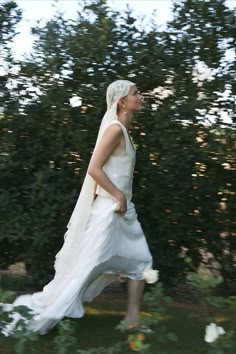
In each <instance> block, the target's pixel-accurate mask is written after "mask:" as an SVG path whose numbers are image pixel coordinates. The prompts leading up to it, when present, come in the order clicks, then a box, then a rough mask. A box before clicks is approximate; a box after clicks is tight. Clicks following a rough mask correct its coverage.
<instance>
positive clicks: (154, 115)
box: [0, 0, 235, 284]
mask: <svg viewBox="0 0 236 354" xmlns="http://www.w3.org/2000/svg"><path fill="white" fill-rule="evenodd" d="M173 11H174V14H175V16H174V19H173V21H171V22H170V23H169V24H168V28H167V30H166V31H159V30H158V28H157V26H156V25H155V23H154V21H151V25H150V29H149V30H145V29H143V28H142V27H141V26H138V25H137V21H136V18H135V17H134V16H133V15H132V11H130V10H129V9H127V11H126V12H125V13H124V14H119V13H118V12H115V11H112V10H111V9H109V7H108V6H107V4H106V1H104V0H93V1H92V0H86V1H83V3H82V5H81V3H80V8H79V11H78V18H77V19H76V20H73V21H72V20H65V19H64V18H63V16H62V14H60V13H59V12H58V13H57V14H56V16H55V17H54V18H53V19H52V20H50V21H48V23H47V24H45V26H43V27H40V28H34V29H33V30H32V33H33V34H34V35H35V36H36V40H35V44H34V52H33V53H32V54H31V55H30V56H28V57H27V58H26V59H25V60H24V61H22V63H21V71H20V72H19V75H18V82H19V87H18V89H19V90H21V92H22V91H25V94H24V95H22V94H21V100H20V99H19V97H18V102H19V105H20V110H19V111H17V110H15V112H14V114H13V116H12V118H11V120H9V118H8V117H7V116H5V117H4V119H3V120H2V124H3V122H4V124H5V126H6V127H7V129H8V130H10V131H12V133H11V135H10V137H9V136H8V139H7V140H6V148H7V149H8V150H9V153H8V158H7V160H6V161H4V164H2V169H3V171H7V173H6V172H4V173H5V174H1V177H0V178H1V185H5V186H7V188H6V190H7V191H6V190H5V192H4V193H6V194H5V198H7V200H8V204H7V206H6V205H4V203H3V201H2V204H1V206H2V207H3V210H4V213H2V214H1V215H2V216H1V218H2V220H4V221H5V220H8V222H7V223H6V222H5V223H4V225H5V228H4V229H3V233H2V235H3V236H1V239H0V243H1V244H2V242H3V241H4V240H5V239H6V237H7V240H8V242H9V244H10V245H11V244H12V243H13V242H14V244H15V243H19V244H20V245H21V246H22V245H23V252H21V253H20V254H19V255H18V258H21V259H23V260H25V261H26V263H27V267H28V270H29V271H30V273H31V274H32V275H33V276H34V277H35V278H36V279H37V281H38V282H39V280H40V282H45V281H46V280H48V278H49V276H50V275H51V274H52V272H53V267H52V264H53V262H54V256H55V253H56V250H58V249H59V248H60V247H61V245H62V242H63V238H62V234H63V232H62V230H63V231H64V230H65V229H66V223H67V221H68V219H69V215H70V213H71V211H72V209H73V206H74V204H75V202H76V198H77V195H78V194H79V190H80V187H81V184H82V181H83V177H84V175H85V173H86V169H87V165H88V161H89V158H90V156H91V152H92V149H93V146H94V142H95V138H96V135H97V130H98V126H99V122H100V120H101V117H102V115H103V113H104V111H105V100H102V98H103V97H105V90H106V87H107V85H108V84H109V83H110V82H111V81H113V80H114V79H117V78H129V79H131V80H133V81H134V82H136V84H137V86H138V87H139V88H140V89H141V91H142V92H143V93H144V95H145V109H144V111H143V112H142V113H140V114H139V115H138V116H137V119H136V120H135V122H134V123H133V136H134V140H135V142H136V144H137V168H136V172H135V180H134V199H135V202H136V205H137V209H138V212H139V215H140V220H141V222H142V224H143V227H144V230H145V233H146V235H147V237H148V240H149V242H150V245H151V251H152V253H153V255H154V261H155V264H156V265H157V266H158V267H159V268H160V270H161V276H162V277H163V280H164V281H165V283H166V284H167V283H168V282H172V283H177V282H178V281H179V279H181V278H182V277H183V276H184V275H185V274H186V272H187V271H188V266H187V265H186V263H185V262H184V256H185V255H188V256H190V257H191V258H192V260H193V263H194V264H195V265H196V266H198V265H199V264H200V263H201V262H202V261H206V255H207V254H208V253H210V254H212V256H213V258H214V261H217V262H219V263H220V264H221V272H222V274H223V275H224V276H225V278H226V282H228V283H230V280H232V279H233V278H234V277H235V274H234V272H233V271H232V269H231V267H230V264H231V262H232V257H233V252H234V250H235V243H234V242H235V241H234V240H235V236H234V234H233V223H232V221H231V215H233V201H232V199H233V196H234V194H233V193H234V191H233V189H232V188H233V187H232V186H233V183H232V180H233V166H232V161H233V159H232V156H233V152H232V146H233V139H232V129H231V127H232V124H228V125H226V124H225V123H224V125H222V123H223V120H222V118H221V112H222V110H225V111H227V113H228V115H229V117H233V111H234V108H235V107H234V103H233V100H232V98H231V97H230V95H228V96H227V95H225V89H226V88H227V87H228V90H233V87H234V81H233V75H234V68H235V60H232V62H231V63H228V62H225V61H224V55H225V50H226V49H227V48H233V39H234V31H233V26H234V12H233V11H230V10H229V9H228V8H227V7H226V6H225V3H224V1H223V0H222V1H221V0H220V1H217V0H211V1H210V2H207V3H206V2H204V1H194V0H192V1H190V0H186V1H181V2H179V1H178V2H176V3H174V5H173ZM98 38H99V41H98ZM223 44H224V46H223ZM199 68H200V69H199ZM199 70H203V71H204V72H206V71H208V72H209V73H210V75H209V74H208V75H205V78H204V77H203V74H202V75H200V72H199ZM32 90H34V91H33V94H32ZM232 92H233V91H232ZM30 93H31V94H30ZM73 95H79V96H81V97H82V101H83V104H82V106H81V107H80V108H77V109H75V108H72V107H70V105H69V98H70V97H71V96H73ZM23 96H24V97H23ZM22 98H23V99H22ZM219 98H220V99H219ZM26 99H27V100H28V104H27V105H26V104H25V103H26V102H27V101H26ZM219 109H220V110H221V111H219ZM207 119H210V122H209V121H208V120H207ZM226 166H229V168H228V167H226ZM9 175H10V176H11V178H10V179H9V178H8V176H9ZM4 178H5V179H4ZM2 181H3V184H2ZM16 186H17V187H16ZM224 198H227V202H226V203H225V201H224ZM146 200H148V201H149V203H146ZM222 203H225V206H226V207H225V208H223V204H222ZM14 213H15V214H14ZM14 218H15V219H14ZM12 220H13V221H14V222H12ZM4 235H5V236H4ZM15 257H17V253H15ZM9 262H10V260H9V258H7V257H6V258H5V263H6V264H7V263H9Z"/></svg>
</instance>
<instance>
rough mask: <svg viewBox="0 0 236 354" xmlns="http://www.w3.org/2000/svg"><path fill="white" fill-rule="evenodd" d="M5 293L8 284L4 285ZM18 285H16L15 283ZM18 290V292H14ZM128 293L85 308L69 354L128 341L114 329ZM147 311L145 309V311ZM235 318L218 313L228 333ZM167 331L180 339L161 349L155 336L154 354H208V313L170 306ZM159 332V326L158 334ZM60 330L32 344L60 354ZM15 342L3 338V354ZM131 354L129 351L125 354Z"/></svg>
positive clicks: (107, 294)
mask: <svg viewBox="0 0 236 354" xmlns="http://www.w3.org/2000/svg"><path fill="white" fill-rule="evenodd" d="M4 284H5V286H4V288H5V290H7V289H6V283H4ZM14 284H16V283H14ZM11 288H12V287H11ZM15 290H16V289H15ZM125 300H126V299H125V292H124V291H123V290H119V289H114V290H111V289H109V288H108V290H107V291H104V292H103V293H102V294H101V295H100V296H99V297H98V298H97V299H96V300H95V301H93V302H92V303H90V304H87V305H86V315H85V316H84V317H83V318H82V319H73V320H72V322H73V324H74V326H75V333H76V337H77V338H78V345H77V346H76V347H75V349H72V350H71V351H70V353H71V354H73V353H76V349H86V348H92V347H93V348H94V347H99V346H104V347H109V346H112V345H113V344H114V343H116V342H118V341H120V340H125V339H126V338H127V335H126V334H123V333H120V331H118V330H116V329H115V326H116V325H117V324H118V323H119V322H120V321H121V320H122V318H123V316H124V313H125V306H126V301H125ZM144 310H145V307H144ZM235 318H236V316H235V313H234V314H233V313H232V312H231V313H229V312H226V311H224V312H219V313H218V323H220V325H221V326H222V327H224V328H225V330H227V328H231V329H232V328H233V324H232V322H234V326H236V320H235ZM163 324H165V326H166V327H167V329H168V331H170V332H173V333H175V334H176V335H177V336H178V341H177V342H175V343H168V342H167V343H166V342H165V343H163V344H162V345H161V346H160V345H159V344H158V345H157V343H155V333H154V334H151V335H149V338H148V341H147V342H148V343H151V344H152V348H153V350H152V353H155V354H159V353H161V354H206V353H207V352H208V349H209V348H208V345H207V344H206V343H205V342H204V332H205V325H206V322H205V311H204V309H203V308H202V307H200V306H197V305H196V304H194V305H191V304H182V303H181V304H180V303H173V304H172V305H169V306H168V315H167V316H166V317H164V318H163V319H162V321H161V323H160V324H159V325H163ZM157 331H158V325H157V327H156V328H155V332H157ZM57 336H58V328H57V327H55V328H54V329H53V330H52V331H51V332H49V333H48V334H47V335H45V336H40V338H39V341H37V342H34V343H32V344H31V349H30V351H31V352H30V351H27V353H25V354H31V353H33V348H34V349H35V350H36V351H37V353H40V354H57V351H56V349H55V340H57V339H58V337H57ZM14 345H15V343H14V340H13V339H12V338H4V337H0V354H15V353H16V351H15V349H14ZM126 353H127V354H128V353H131V351H129V350H128V349H127V351H126V352H124V353H123V354H126ZM132 353H134V352H132Z"/></svg>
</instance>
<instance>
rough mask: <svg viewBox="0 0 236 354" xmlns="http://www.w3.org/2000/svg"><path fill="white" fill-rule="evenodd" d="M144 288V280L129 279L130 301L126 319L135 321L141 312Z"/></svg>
mask: <svg viewBox="0 0 236 354" xmlns="http://www.w3.org/2000/svg"><path fill="white" fill-rule="evenodd" d="M143 290H144V280H132V279H128V301H127V313H126V316H125V321H127V322H131V323H132V322H135V321H137V319H138V316H139V312H140V305H141V299H142V295H143Z"/></svg>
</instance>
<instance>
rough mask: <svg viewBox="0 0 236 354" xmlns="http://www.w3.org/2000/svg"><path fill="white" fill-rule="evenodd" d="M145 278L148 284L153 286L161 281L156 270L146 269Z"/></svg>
mask: <svg viewBox="0 0 236 354" xmlns="http://www.w3.org/2000/svg"><path fill="white" fill-rule="evenodd" d="M143 276H144V279H145V280H146V282H147V283H149V284H153V283H156V282H157V281H158V279H159V271H158V270H155V269H145V270H144V272H143Z"/></svg>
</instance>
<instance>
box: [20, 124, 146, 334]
mask: <svg viewBox="0 0 236 354" xmlns="http://www.w3.org/2000/svg"><path fill="white" fill-rule="evenodd" d="M111 124H119V125H120V127H121V128H122V131H123V134H124V137H125V142H126V151H125V153H124V154H123V155H120V156H115V155H111V156H110V157H109V159H108V161H107V162H106V164H105V166H104V170H105V172H106V174H107V176H108V177H109V178H110V180H111V181H112V182H113V183H114V184H115V185H116V186H117V187H118V188H119V189H120V190H121V191H122V192H123V193H124V194H125V196H126V198H127V206H128V208H127V212H126V214H125V215H124V216H120V215H119V214H118V213H116V212H115V209H116V200H115V199H114V197H113V196H112V195H110V194H109V193H107V192H106V191H105V190H104V189H102V188H101V187H100V186H98V188H97V191H96V194H97V197H96V199H95V200H94V202H93V204H92V208H91V214H90V217H89V220H88V223H87V227H86V232H85V237H83V238H82V240H81V245H80V254H79V257H78V262H77V264H76V266H75V267H74V269H71V271H70V273H69V274H68V275H66V276H63V277H62V276H60V274H59V273H60V271H58V272H57V271H56V273H55V276H54V278H53V279H52V281H51V282H50V283H48V284H47V285H46V286H45V287H44V288H43V290H42V291H41V292H37V293H34V294H31V295H22V296H19V297H18V298H17V299H16V300H15V302H14V303H13V306H20V305H25V306H27V307H28V308H30V309H31V310H33V312H34V316H33V318H32V319H31V320H30V322H29V327H30V329H31V330H33V331H36V332H38V333H40V334H45V333H47V332H48V331H49V330H50V329H51V328H52V327H53V326H55V324H56V323H57V322H58V321H59V320H61V319H62V318H63V317H65V316H67V317H73V318H79V317H82V316H83V315H84V308H83V302H85V301H91V300H92V299H94V298H95V297H96V296H97V295H98V294H99V293H100V292H101V291H102V290H103V289H104V288H105V287H106V286H107V285H108V284H109V283H111V282H112V281H114V280H116V279H117V277H118V276H119V275H120V274H121V275H122V276H125V277H128V278H130V279H138V280H141V279H143V271H144V269H151V268H152V256H151V254H150V251H149V248H148V245H147V242H146V239H145V236H144V234H143V231H142V228H141V225H140V223H139V221H138V220H137V214H136V211H135V207H134V204H133V203H132V201H131V198H132V182H133V171H134V165H135V150H134V147H133V144H132V143H131V141H130V138H129V136H128V133H127V131H126V129H125V127H124V126H123V125H122V124H121V123H120V122H119V121H118V120H114V121H112V123H111ZM68 261H69V260H68Z"/></svg>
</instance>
